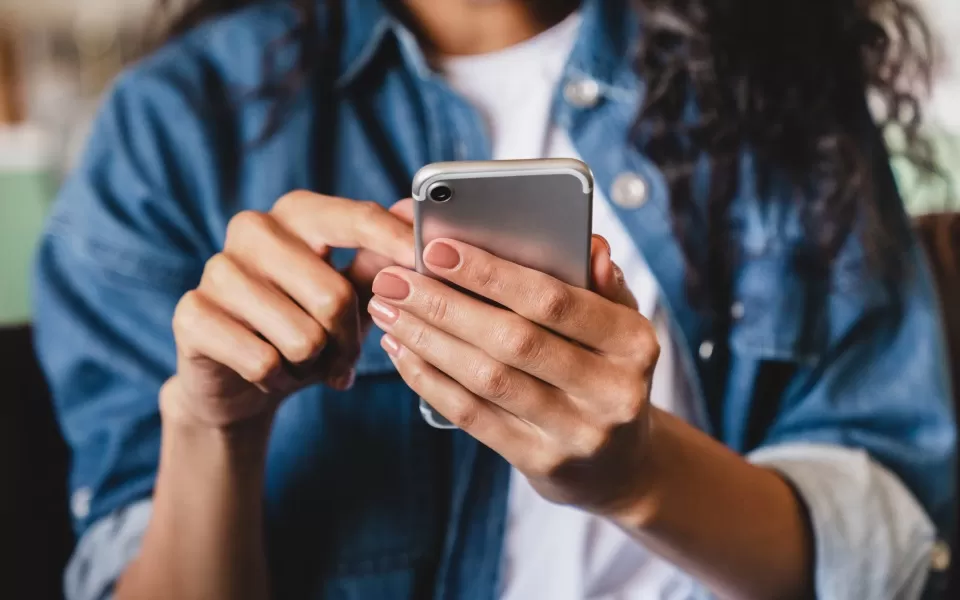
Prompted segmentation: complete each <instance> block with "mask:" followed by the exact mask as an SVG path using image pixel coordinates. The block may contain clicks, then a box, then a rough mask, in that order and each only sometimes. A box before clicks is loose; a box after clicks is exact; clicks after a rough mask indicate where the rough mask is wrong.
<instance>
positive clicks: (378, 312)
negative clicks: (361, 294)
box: [369, 298, 400, 325]
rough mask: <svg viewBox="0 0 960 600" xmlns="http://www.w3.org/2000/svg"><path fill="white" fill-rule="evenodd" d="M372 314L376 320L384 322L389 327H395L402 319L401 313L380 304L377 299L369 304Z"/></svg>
mask: <svg viewBox="0 0 960 600" xmlns="http://www.w3.org/2000/svg"><path fill="white" fill-rule="evenodd" d="M369 308H370V314H371V315H372V316H373V318H374V319H378V320H380V321H383V322H384V323H386V324H388V325H393V324H394V323H396V322H397V319H399V318H400V312H399V311H398V310H397V309H395V308H394V307H392V306H390V305H388V304H384V303H383V302H380V301H379V300H377V299H376V298H374V299H372V300H371V301H370V304H369Z"/></svg>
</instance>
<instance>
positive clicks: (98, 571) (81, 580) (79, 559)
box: [63, 500, 153, 600]
mask: <svg viewBox="0 0 960 600" xmlns="http://www.w3.org/2000/svg"><path fill="white" fill-rule="evenodd" d="M152 508H153V503H152V502H151V501H149V500H144V501H142V502H138V503H136V504H131V505H130V506H128V507H126V508H124V509H122V510H118V511H117V512H114V513H112V514H110V515H108V516H106V517H104V518H103V519H101V520H99V521H97V522H96V523H94V524H93V525H92V526H91V527H90V528H89V529H88V530H87V532H86V533H84V534H83V537H82V538H80V542H79V543H78V544H77V549H76V550H75V551H74V553H73V556H72V557H71V558H70V562H69V564H68V565H67V569H66V571H65V572H64V577H63V592H64V597H65V598H66V600H106V599H108V598H111V597H113V587H114V584H116V582H117V580H118V579H119V578H120V575H121V574H123V571H124V570H125V569H126V568H127V566H128V565H129V564H130V562H131V561H132V560H133V559H134V557H135V556H136V555H137V553H138V552H139V551H140V543H141V541H142V540H143V534H144V533H145V532H146V530H147V524H148V523H149V522H150V512H151V509H152Z"/></svg>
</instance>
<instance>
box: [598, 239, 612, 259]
mask: <svg viewBox="0 0 960 600" xmlns="http://www.w3.org/2000/svg"><path fill="white" fill-rule="evenodd" d="M597 239H598V240H600V242H601V243H602V244H603V246H604V248H606V249H607V256H611V254H612V253H613V250H612V249H611V248H610V242H608V241H607V238H605V237H603V236H602V235H598V236H597Z"/></svg>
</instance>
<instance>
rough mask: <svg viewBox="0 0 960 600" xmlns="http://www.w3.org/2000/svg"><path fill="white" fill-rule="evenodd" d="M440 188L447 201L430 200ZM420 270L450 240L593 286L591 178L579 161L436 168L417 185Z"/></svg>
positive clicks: (422, 174)
mask: <svg viewBox="0 0 960 600" xmlns="http://www.w3.org/2000/svg"><path fill="white" fill-rule="evenodd" d="M438 183H442V184H444V185H446V186H448V187H450V188H451V189H452V190H453V196H452V197H451V198H450V200H448V201H446V202H436V201H434V200H431V199H430V197H429V193H428V191H429V189H430V188H431V187H433V186H434V185H436V184H438ZM413 193H414V199H415V202H416V206H415V209H414V210H415V224H414V226H415V235H416V243H417V269H418V271H420V272H421V273H426V274H429V270H428V269H426V268H425V267H424V265H423V261H422V255H423V249H424V247H425V246H426V245H427V244H429V243H430V242H431V241H432V240H434V239H437V238H441V237H445V238H451V239H455V240H459V241H462V242H464V243H467V244H470V245H473V246H477V247H478V248H482V249H484V250H486V251H488V252H490V253H492V254H494V255H496V256H499V257H500V258H503V259H505V260H509V261H511V262H515V263H518V264H521V265H523V266H526V267H530V268H531V269H535V270H537V271H542V272H544V273H547V274H549V275H552V276H554V277H556V278H557V279H560V280H562V281H564V282H566V283H569V284H571V285H575V286H578V287H587V286H588V285H589V282H590V236H591V231H592V223H591V219H592V214H593V202H592V200H593V178H592V176H591V174H590V171H589V169H588V168H587V166H586V165H584V164H583V163H582V162H580V161H576V160H572V159H570V160H568V159H554V160H532V161H483V162H464V163H437V164H434V165H430V166H428V167H425V168H424V169H423V170H421V171H420V173H418V175H417V178H416V179H415V180H414V192H413Z"/></svg>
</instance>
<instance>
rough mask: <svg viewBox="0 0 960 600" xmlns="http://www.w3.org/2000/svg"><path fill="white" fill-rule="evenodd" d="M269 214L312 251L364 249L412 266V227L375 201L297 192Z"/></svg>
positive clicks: (399, 263)
mask: <svg viewBox="0 0 960 600" xmlns="http://www.w3.org/2000/svg"><path fill="white" fill-rule="evenodd" d="M271 214H272V215H274V216H275V218H276V219H277V220H278V221H279V222H280V224H281V225H282V226H283V227H284V228H286V229H287V230H289V231H290V232H292V233H293V234H294V235H296V236H297V237H298V238H300V239H302V240H304V241H305V242H306V243H307V245H308V246H309V247H310V248H311V249H312V250H314V252H322V251H324V250H325V249H326V248H327V247H331V246H332V247H336V248H366V249H367V250H371V251H373V252H375V253H377V254H379V255H380V256H384V257H386V258H389V259H390V260H391V261H392V262H394V263H395V264H398V265H404V266H407V267H412V266H413V265H414V245H413V226H412V225H411V224H410V223H409V222H405V221H404V220H402V219H400V218H398V217H397V216H396V215H394V214H391V213H390V212H389V211H387V209H385V208H383V207H382V206H380V205H379V204H377V203H376V202H360V201H356V200H347V199H344V198H336V197H333V196H324V195H321V194H315V193H313V192H306V191H297V192H291V193H289V194H287V195H286V196H284V197H283V198H281V199H280V200H278V201H277V203H276V204H275V205H274V207H273V210H272V211H271Z"/></svg>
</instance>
